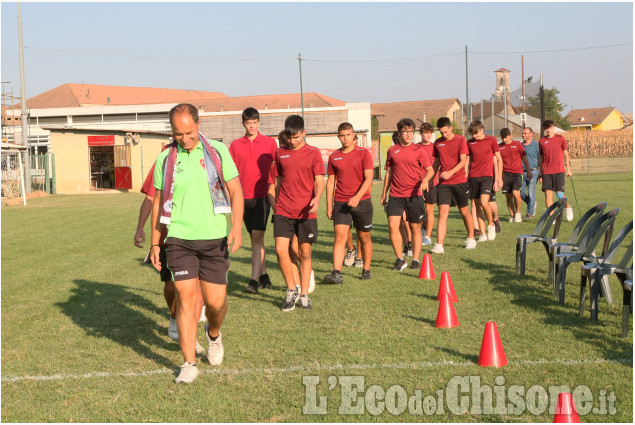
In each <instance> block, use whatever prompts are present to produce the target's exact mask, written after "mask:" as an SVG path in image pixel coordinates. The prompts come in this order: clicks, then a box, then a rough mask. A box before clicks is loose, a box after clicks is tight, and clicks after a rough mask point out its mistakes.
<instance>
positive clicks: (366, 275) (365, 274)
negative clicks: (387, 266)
mask: <svg viewBox="0 0 635 425" xmlns="http://www.w3.org/2000/svg"><path fill="white" fill-rule="evenodd" d="M362 280H370V270H366V269H363V270H362Z"/></svg>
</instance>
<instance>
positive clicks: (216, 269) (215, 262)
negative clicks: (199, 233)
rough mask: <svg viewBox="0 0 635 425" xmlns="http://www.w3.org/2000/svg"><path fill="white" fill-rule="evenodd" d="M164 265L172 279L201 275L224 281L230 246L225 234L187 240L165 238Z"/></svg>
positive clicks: (205, 277) (225, 280)
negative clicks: (222, 236)
mask: <svg viewBox="0 0 635 425" xmlns="http://www.w3.org/2000/svg"><path fill="white" fill-rule="evenodd" d="M165 242H166V244H167V246H168V247H167V266H168V268H169V269H170V272H171V275H172V276H171V277H172V278H171V279H170V280H173V281H175V282H179V281H182V280H188V279H200V280H202V281H205V282H209V283H216V284H220V285H227V270H229V250H228V249H227V238H221V239H208V240H200V241H188V240H185V239H179V238H172V237H170V238H167V239H166V241H165Z"/></svg>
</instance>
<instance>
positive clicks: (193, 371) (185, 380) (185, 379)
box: [174, 362, 198, 384]
mask: <svg viewBox="0 0 635 425" xmlns="http://www.w3.org/2000/svg"><path fill="white" fill-rule="evenodd" d="M197 376H198V368H197V367H196V363H188V362H185V363H183V365H182V366H181V373H179V376H177V377H176V379H175V380H174V383H175V384H191V383H192V382H194V380H195V379H196V377H197Z"/></svg>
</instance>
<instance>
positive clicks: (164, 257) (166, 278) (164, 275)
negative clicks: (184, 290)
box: [159, 245, 172, 282]
mask: <svg viewBox="0 0 635 425" xmlns="http://www.w3.org/2000/svg"><path fill="white" fill-rule="evenodd" d="M159 261H160V262H161V271H160V272H159V274H160V275H161V282H170V281H171V280H172V272H170V269H169V268H168V247H167V245H160V246H159Z"/></svg>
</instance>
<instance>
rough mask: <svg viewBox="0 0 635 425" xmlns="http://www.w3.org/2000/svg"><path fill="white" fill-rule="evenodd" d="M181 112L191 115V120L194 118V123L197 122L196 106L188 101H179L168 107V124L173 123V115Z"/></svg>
mask: <svg viewBox="0 0 635 425" xmlns="http://www.w3.org/2000/svg"><path fill="white" fill-rule="evenodd" d="M181 114H188V115H189V116H191V117H192V120H194V122H195V123H198V109H196V106H194V105H191V104H189V103H179V104H178V105H176V106H175V107H173V108H172V109H170V113H169V114H168V117H169V118H170V125H174V116H175V115H181Z"/></svg>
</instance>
